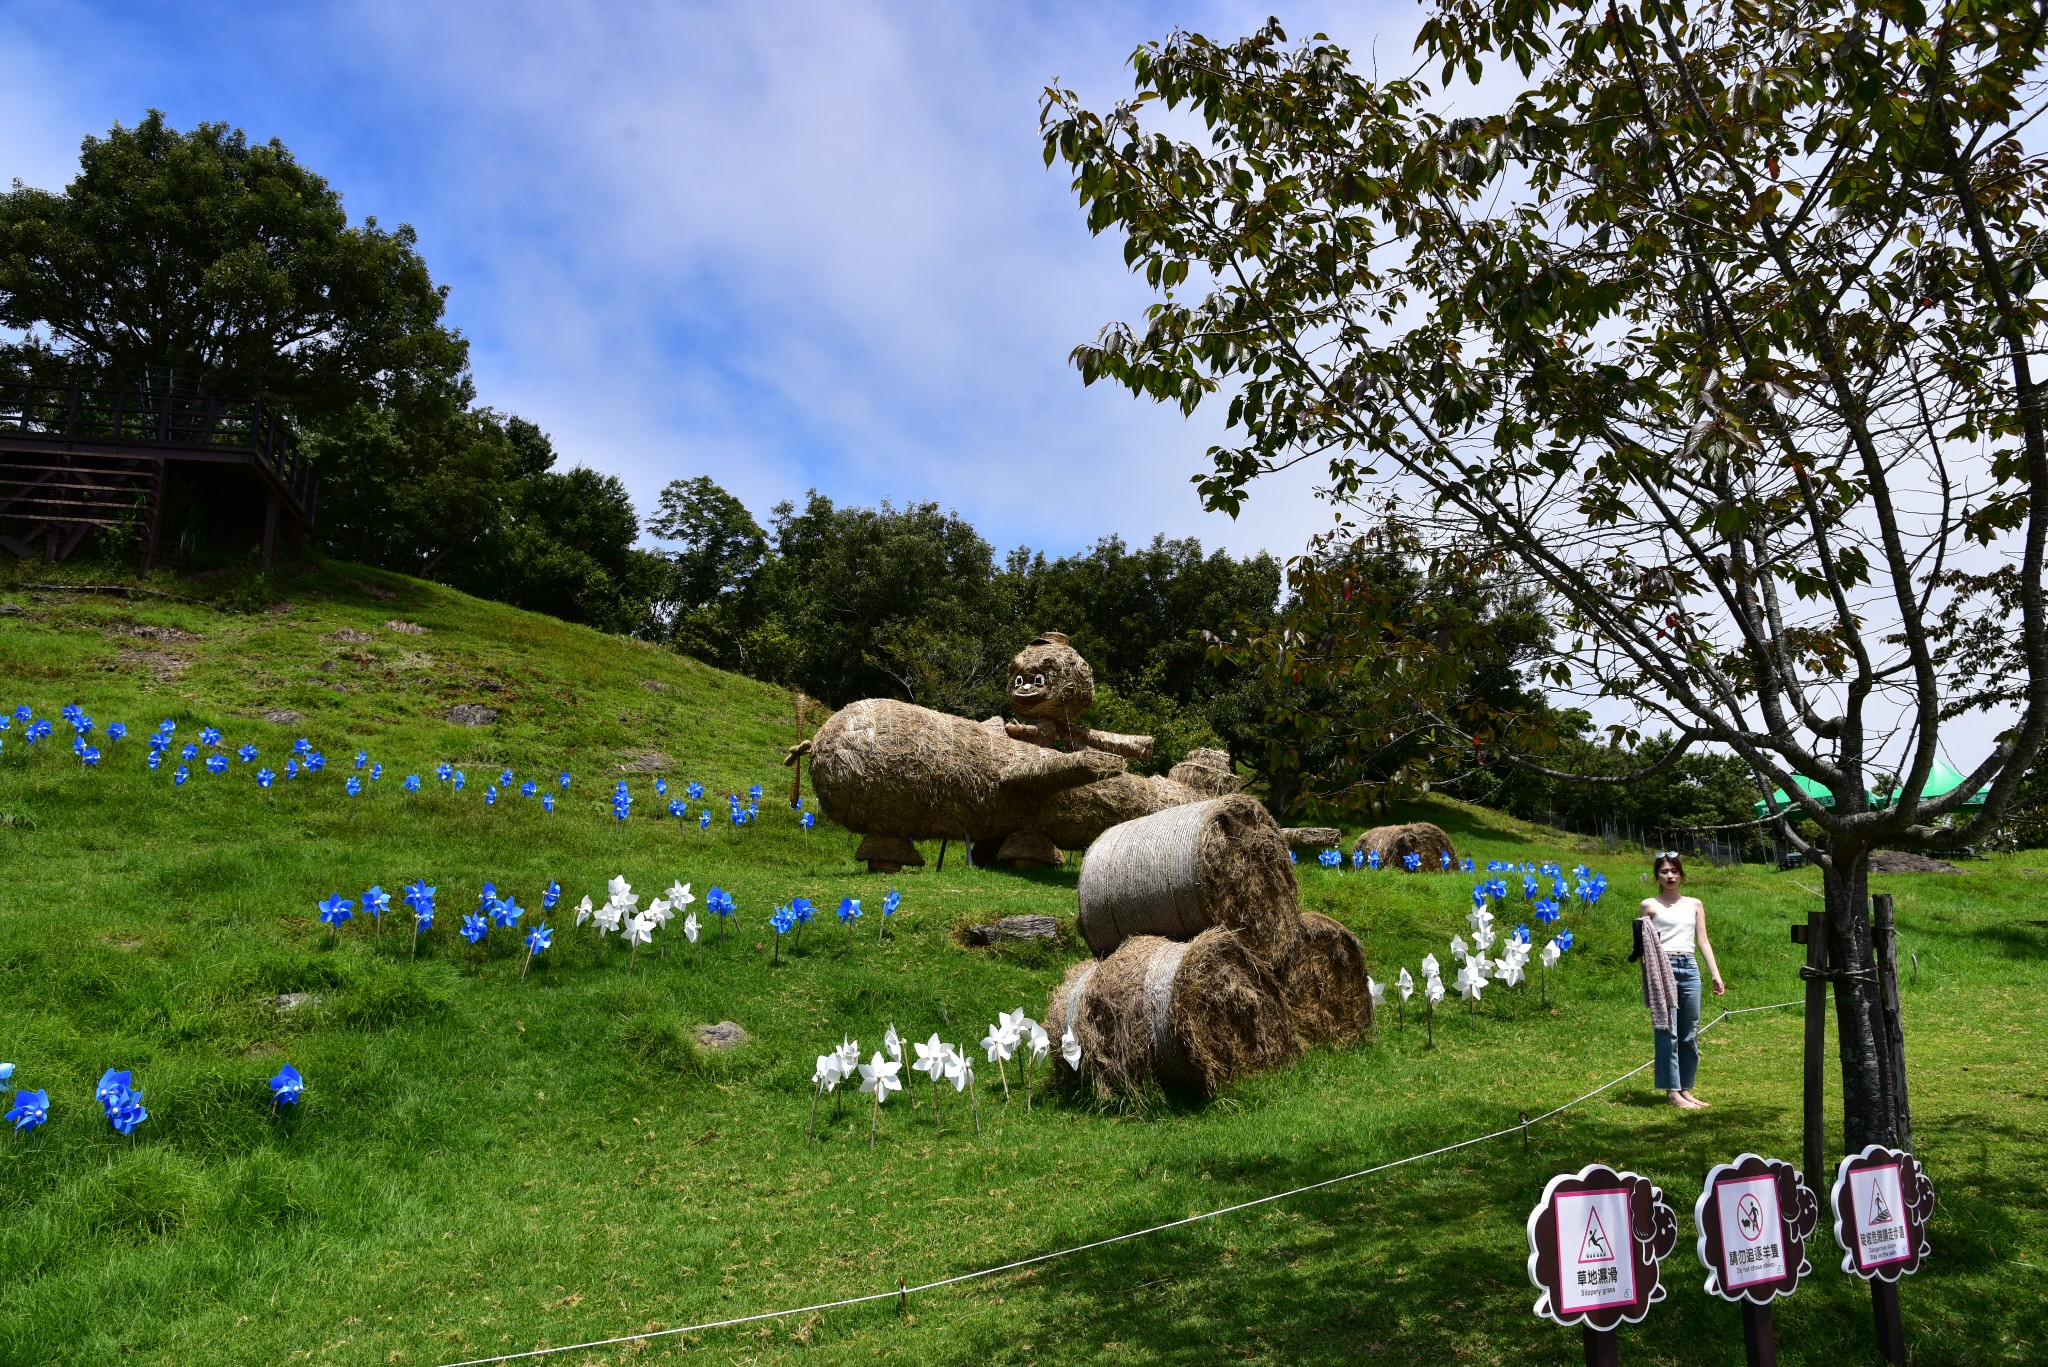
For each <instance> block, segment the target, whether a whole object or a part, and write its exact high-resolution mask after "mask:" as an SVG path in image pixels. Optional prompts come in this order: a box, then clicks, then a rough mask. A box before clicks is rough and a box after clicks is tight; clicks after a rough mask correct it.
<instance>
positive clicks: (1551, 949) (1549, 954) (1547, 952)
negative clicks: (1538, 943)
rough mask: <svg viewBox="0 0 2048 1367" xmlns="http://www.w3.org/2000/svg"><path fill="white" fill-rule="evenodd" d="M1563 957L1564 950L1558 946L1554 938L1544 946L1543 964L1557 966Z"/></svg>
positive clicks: (1547, 966)
mask: <svg viewBox="0 0 2048 1367" xmlns="http://www.w3.org/2000/svg"><path fill="white" fill-rule="evenodd" d="M1563 957H1564V951H1563V950H1561V949H1559V948H1558V947H1557V941H1555V940H1552V941H1551V942H1550V943H1549V944H1547V945H1545V946H1543V966H1544V967H1545V968H1553V967H1555V966H1556V965H1557V961H1558V960H1559V959H1562V958H1563Z"/></svg>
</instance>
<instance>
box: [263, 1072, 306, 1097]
mask: <svg viewBox="0 0 2048 1367" xmlns="http://www.w3.org/2000/svg"><path fill="white" fill-rule="evenodd" d="M305 1094H306V1079H304V1078H302V1077H300V1076H299V1070H298V1069H296V1068H294V1067H292V1066H291V1065H290V1064H289V1063H287V1064H285V1065H284V1066H283V1067H282V1068H279V1069H278V1070H277V1076H276V1077H274V1078H272V1079H270V1104H271V1105H272V1106H273V1107H277V1106H296V1105H298V1103H299V1098H300V1097H302V1096H304V1095H305Z"/></svg>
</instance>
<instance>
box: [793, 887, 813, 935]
mask: <svg viewBox="0 0 2048 1367" xmlns="http://www.w3.org/2000/svg"><path fill="white" fill-rule="evenodd" d="M789 914H790V915H792V916H794V917H795V918H796V926H797V935H796V937H797V940H798V942H799V943H801V942H802V940H803V937H804V935H803V928H804V927H805V926H807V925H809V924H810V923H811V917H812V916H813V915H815V914H816V908H814V907H812V906H811V899H810V898H808V897H792V898H790V899H789Z"/></svg>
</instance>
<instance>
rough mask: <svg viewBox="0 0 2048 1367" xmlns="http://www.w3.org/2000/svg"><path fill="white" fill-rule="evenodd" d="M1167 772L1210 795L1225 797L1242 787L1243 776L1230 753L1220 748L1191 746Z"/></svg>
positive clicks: (1172, 776)
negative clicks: (1235, 766)
mask: <svg viewBox="0 0 2048 1367" xmlns="http://www.w3.org/2000/svg"><path fill="white" fill-rule="evenodd" d="M1166 776H1167V777H1168V778H1170V779H1172V780H1173V781H1174V782H1175V783H1178V784H1181V785H1183V786H1185V787H1189V788H1192V789H1194V790H1195V791H1196V792H1198V793H1204V794H1206V795H1208V796H1209V797H1228V796H1229V795H1230V794H1232V793H1235V792H1238V791H1240V790H1241V789H1243V787H1244V780H1243V779H1241V778H1239V777H1238V776H1237V770H1236V769H1235V768H1234V767H1233V766H1232V765H1231V763H1230V755H1229V753H1228V752H1227V751H1223V750H1208V749H1196V750H1190V751H1188V755H1187V758H1186V759H1184V760H1182V761H1181V762H1180V763H1178V764H1176V765H1174V766H1173V768H1172V769H1171V770H1170V771H1169V772H1168V773H1167V775H1166Z"/></svg>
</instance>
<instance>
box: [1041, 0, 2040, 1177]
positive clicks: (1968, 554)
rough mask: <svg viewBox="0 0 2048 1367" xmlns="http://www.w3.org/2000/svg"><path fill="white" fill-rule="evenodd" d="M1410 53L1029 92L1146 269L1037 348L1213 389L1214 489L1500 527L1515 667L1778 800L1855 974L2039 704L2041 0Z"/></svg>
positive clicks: (1835, 1)
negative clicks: (1454, 90) (1526, 627)
mask: <svg viewBox="0 0 2048 1367" xmlns="http://www.w3.org/2000/svg"><path fill="white" fill-rule="evenodd" d="M1420 41H1421V46H1422V49H1423V51H1424V53H1425V54H1426V55H1425V61H1426V64H1427V67H1428V71H1427V72H1418V73H1416V74H1414V75H1410V76H1397V77H1394V78H1390V79H1384V80H1382V79H1376V78H1373V77H1369V76H1368V75H1367V74H1365V73H1363V72H1361V71H1359V70H1358V69H1357V68H1356V67H1355V66H1354V64H1353V62H1352V60H1351V57H1350V55H1349V54H1348V53H1346V52H1345V51H1343V50H1342V49H1340V48H1338V47H1336V46H1335V45H1333V44H1331V43H1330V42H1328V41H1327V40H1325V39H1322V38H1320V37H1318V38H1316V39H1313V40H1311V41H1308V42H1306V43H1301V44H1290V43H1289V42H1288V40H1287V38H1286V36H1285V34H1284V33H1282V32H1281V31H1280V29H1279V27H1278V25H1277V24H1270V25H1268V26H1267V27H1266V28H1264V29H1262V30H1261V31H1259V32H1258V33H1256V34H1253V35H1252V36H1250V37H1247V38H1245V39H1242V40H1240V41H1236V42H1232V43H1227V44H1219V43H1213V42H1210V41H1208V40H1206V39H1204V38H1201V37H1199V36H1197V35H1191V34H1175V35H1174V36H1172V37H1171V38H1169V39H1168V40H1166V41H1164V42H1162V43H1158V44H1154V45H1149V46H1146V47H1144V48H1141V49H1140V50H1139V51H1138V52H1137V54H1136V55H1135V57H1134V59H1133V64H1134V68H1135V72H1136V84H1137V95H1136V98H1135V99H1132V100H1127V101H1125V102H1122V103H1120V104H1118V105H1116V106H1115V107H1114V108H1113V109H1111V110H1110V111H1108V112H1107V113H1101V114H1098V113H1094V112H1091V111H1090V110H1088V109H1087V108H1085V107H1084V106H1083V105H1082V103H1081V102H1080V100H1079V99H1078V98H1077V97H1076V96H1074V95H1073V94H1072V93H1070V92H1068V91H1065V90H1059V89H1054V90H1051V91H1048V92H1047V96H1046V101H1045V106H1044V114H1043V128H1044V134H1045V152H1046V157H1047V160H1048V162H1051V161H1054V160H1059V159H1064V160H1065V161H1066V162H1067V163H1068V164H1069V165H1070V166H1071V167H1072V168H1073V172H1074V181H1073V184H1074V188H1075V190H1076V192H1077V194H1078V196H1079V198H1080V200H1081V203H1082V204H1083V206H1084V208H1085V210H1086V213H1087V216H1088V222H1089V224H1090V225H1091V227H1093V228H1094V229H1096V230H1098V231H1104V230H1114V231H1116V232H1118V233H1120V234H1121V235H1122V236H1123V238H1124V244H1125V246H1124V250H1125V256H1126V259H1127V260H1128V261H1129V262H1130V264H1131V265H1132V267H1133V268H1134V269H1136V270H1138V271H1141V272H1142V273H1144V275H1145V276H1146V278H1147V279H1148V280H1150V281H1151V282H1152V283H1153V284H1154V285H1155V286H1156V287H1157V288H1158V289H1159V291H1160V293H1161V297H1160V299H1159V300H1158V302H1156V303H1155V304H1154V305H1153V306H1152V307H1151V309H1150V310H1149V313H1148V316H1147V318H1146V320H1145V322H1144V323H1143V324H1142V325H1141V326H1138V327H1129V326H1122V325H1117V326H1112V327H1110V328H1108V329H1106V330H1105V331H1104V333H1103V334H1102V335H1101V337H1100V338H1099V339H1098V340H1097V342H1096V343H1094V344H1093V345H1088V346H1083V347H1081V348H1079V349H1078V350H1077V352H1076V360H1077V363H1078V365H1079V367H1080V369H1081V371H1082V373H1083V375H1084V376H1085V377H1086V378H1087V379H1088V380H1091V381H1093V380H1097V379H1110V380H1114V381H1118V382H1121V383H1123V384H1125V385H1128V386H1129V387H1130V388H1132V389H1133V390H1134V391H1136V392H1138V393H1140V394H1144V395H1149V396H1152V397H1154V398H1157V399H1161V400H1165V401H1170V402H1174V403H1177V404H1179V405H1181V406H1182V407H1183V408H1185V409H1189V410H1192V409H1194V408H1195V407H1197V406H1198V405H1200V404H1202V403H1204V402H1205V401H1207V400H1208V399H1209V398H1210V397H1211V396H1217V397H1218V398H1219V399H1220V400H1222V401H1224V402H1226V403H1227V405H1228V415H1229V419H1230V423H1231V426H1232V428H1233V430H1234V433H1235V435H1234V436H1233V438H1232V440H1231V441H1230V442H1229V444H1226V445H1220V446H1218V447H1216V448H1214V449H1213V450H1212V451H1211V453H1210V455H1211V468H1210V469H1209V471H1208V472H1207V473H1206V474H1205V475H1203V476H1202V477H1201V479H1200V487H1201V489H1202V491H1203V493H1204V495H1205V496H1206V498H1207V500H1208V502H1209V504H1210V506H1212V507H1216V508H1222V509H1227V510H1233V511H1234V510H1235V509H1236V508H1237V507H1238V506H1239V504H1240V503H1241V501H1242V500H1243V499H1244V498H1245V496H1246V493H1247V489H1248V486H1249V485H1250V484H1251V482H1252V481H1254V480H1255V479H1256V478H1257V477H1258V476H1260V475H1262V474H1264V473H1265V472H1267V471H1270V470H1273V469H1275V468H1278V467H1280V466H1284V465H1288V464H1292V463H1295V462H1298V461H1302V460H1322V461H1325V462H1326V463H1327V470H1328V476H1329V482H1328V486H1327V492H1328V494H1329V496H1330V497H1332V498H1334V499H1336V500H1338V501H1339V502H1351V501H1354V500H1358V499H1361V498H1366V497H1369V496H1371V495H1373V494H1375V493H1379V494H1383V495H1389V496H1392V497H1396V498H1398V499H1400V500H1402V501H1403V506H1404V507H1405V509H1406V511H1407V515H1408V518H1409V521H1410V524H1411V525H1412V526H1413V527H1415V528H1417V529H1419V530H1420V531H1422V532H1423V533H1425V534H1427V535H1429V536H1431V537H1434V538H1436V539H1437V541H1438V542H1439V543H1440V544H1444V545H1452V544H1455V545H1458V546H1461V547H1463V548H1466V549H1467V550H1468V551H1470V552H1472V553H1483V552H1487V551H1498V552H1499V553H1500V554H1501V555H1502V556H1504V557H1509V558H1511V559H1512V560H1513V561H1514V562H1515V563H1516V564H1518V565H1519V566H1521V567H1522V568H1523V569H1524V570H1525V571H1526V573H1527V574H1529V575H1530V576H1531V577H1532V579H1533V580H1534V581H1535V582H1536V583H1537V584H1538V585H1539V586H1540V587H1541V588H1542V589H1543V590H1545V591H1546V592H1547V594H1548V595H1549V596H1550V597H1551V599H1552V600H1553V601H1554V602H1555V603H1556V604H1557V605H1558V610H1559V614H1560V615H1559V621H1558V626H1559V628H1560V630H1559V631H1558V633H1557V635H1556V638H1555V651H1554V653H1553V655H1552V656H1551V657H1550V658H1548V659H1547V660H1545V661H1544V662H1543V674H1544V679H1545V682H1546V683H1547V684H1549V685H1551V686H1552V687H1554V688H1559V689H1568V688H1573V687H1577V688H1582V689H1585V690H1588V691H1590V692H1592V693H1594V694H1597V695H1600V696H1602V697H1604V698H1605V699H1607V700H1610V702H1618V703H1620V704H1624V705H1626V706H1628V707H1631V708H1633V709H1634V711H1635V714H1636V716H1637V717H1638V718H1640V720H1641V722H1642V724H1643V725H1644V726H1645V727H1649V726H1666V727H1668V728H1669V729H1670V730H1672V731H1673V732H1674V733H1675V735H1676V736H1677V738H1678V741H1679V743H1678V744H1675V745H1672V746H1671V747H1670V749H1669V751H1668V752H1667V755H1666V762H1670V761H1671V760H1672V759H1673V758H1674V757H1676V756H1679V755H1682V754H1684V753H1686V751H1687V749H1688V747H1690V746H1692V745H1695V744H1698V743H1701V742H1707V743H1711V744H1713V745H1716V746H1718V747H1723V748H1725V749H1726V750H1727V751H1729V752H1732V753H1734V754H1735V755H1738V756H1739V757H1740V758H1741V759H1742V760H1743V761H1744V762H1745V763H1746V764H1747V765H1749V766H1750V768H1751V770H1752V771H1753V772H1754V774H1755V775H1756V776H1757V778H1758V780H1759V782H1760V783H1761V785H1762V787H1763V790H1764V791H1765V792H1767V793H1768V792H1783V793H1786V794H1789V795H1790V798H1789V801H1790V802H1791V803H1792V804H1793V807H1794V809H1795V810H1796V811H1797V812H1798V814H1799V815H1801V816H1803V817H1805V818H1807V819H1808V820H1809V821H1810V822H1811V823H1812V828H1813V829H1815V830H1817V831H1818V832H1819V833H1820V836H1821V839H1820V841H1819V842H1818V844H1817V847H1816V848H1814V850H1813V854H1814V856H1815V857H1816V858H1817V859H1818V861H1819V863H1820V864H1821V866H1822V869H1823V870H1824V882H1825V894H1826V905H1827V909H1828V914H1829V918H1830V925H1831V931H1832V935H1833V937H1834V942H1835V944H1836V945H1837V946H1838V947H1840V949H1841V950H1842V952H1843V953H1844V954H1845V955H1846V956H1847V957H1848V960H1849V962H1850V963H1851V964H1852V966H1853V965H1868V964H1869V963H1870V953H1871V946H1870V927H1869V921H1868V920H1867V907H1868V899H1867V881H1866V872H1867V869H1868V856H1869V854H1870V852H1871V851H1872V850H1873V849H1874V848H1877V847H1879V846H1881V845H1888V844H1905V845H1917V846H1922V847H1931V848H1937V849H1940V848H1952V847H1954V846H1957V845H1960V844H1965V843H1968V842H1971V841H1973V840H1975V839H1977V838H1978V837H1979V836H1980V835H1981V834H1983V833H1985V832H1988V831H1989V830H1990V829H1991V828H1992V825H1993V823H1994V822H1995V821H1996V820H1997V819H1998V815H1999V813H2000V811H2001V809H2002V808H2004V807H2005V805H2006V804H2007V802H2008V800H2009V799H2010V798H2011V796H2012V794H2013V792H2014V790H2015V789H2016V787H2017V786H2018V785H2019V784H2020V782H2021V780H2022V778H2023V777H2024V775H2025V774H2026V773H2027V771H2028V768H2029V765H2030V763H2031V761H2032V760H2033V758H2034V757H2035V755H2036V754H2037V753H2038V752H2039V751H2040V749H2041V747H2042V740H2043V734H2044V731H2048V618H2044V604H2043V600H2042V556H2043V552H2044V548H2048V423H2044V414H2043V410H2042V394H2041V389H2040V381H2039V380H2038V378H2037V377H2036V376H2035V375H2034V373H2033V372H2034V369H2035V368H2036V364H2037V356H2038V352H2039V345H2040V340H2041V329H2042V323H2043V290H2042V284H2041V280H2040V272H2039V259H2040V254H2041V250H2042V247H2043V240H2042V238H2041V237H2040V236H2039V235H2038V227H2039V225H2040V224H2041V222H2042V214H2043V209H2044V206H2048V170H2044V167H2043V165H2042V162H2041V160H2040V158H2039V157H2038V156H2037V155H2036V154H2035V152H2034V149H2033V147H2032V146H2031V145H2030V143H2029V141H2028V138H2029V136H2030V132H2029V129H2030V125H2031V123H2032V120H2033V119H2034V117H2035V116H2036V115H2037V114H2038V113H2039V112H2040V110H2041V108H2042V101H2041V85H2040V77H2041V65H2042V59H2043V50H2044V42H2048V25H2044V22H2043V14H2042V11H2041V9H2040V7H2039V6H2038V4H2031V3H2030V4H2015V3H2001V0H1989V2H1988V3H1970V4H1955V5H1952V6H1948V7H1945V8H1930V7H1927V6H1925V5H1923V4H1922V3H1921V0H1875V2H1863V0H1832V2H1831V0H1815V2H1812V3H1799V2H1795V3H1774V2H1773V0H1763V2H1762V3H1756V2H1755V0H1713V2H1710V3H1704V4H1695V5H1687V4H1669V3H1642V4H1635V5H1621V4H1610V3H1608V2H1607V0H1554V2H1553V0H1508V3H1496V0H1437V3H1435V4H1434V5H1432V6H1431V7H1430V8H1429V10H1428V13H1427V16H1426V22H1425V23H1424V25H1423V28H1422V32H1421V39H1420ZM1488 66H1493V67H1496V68H1506V69H1505V70H1500V71H1498V72H1497V76H1498V79H1499V81H1500V83H1501V84H1500V85H1499V86H1488V87H1484V88H1481V87H1479V84H1478V83H1479V81H1480V80H1481V78H1482V76H1483V75H1485V73H1486V68H1487V67H1488ZM1518 75H1519V77H1520V79H1519V80H1517V79H1516V77H1517V76H1518ZM1437 76H1440V79H1441V84H1442V85H1443V86H1444V87H1445V88H1447V89H1448V88H1449V87H1451V86H1452V85H1453V84H1454V83H1455V82H1456V81H1457V80H1458V79H1459V78H1461V77H1462V78H1463V79H1465V80H1467V81H1469V82H1471V83H1472V85H1473V87H1474V89H1472V90H1471V91H1470V92H1467V93H1462V94H1460V95H1459V96H1458V102H1459V103H1462V104H1464V105H1466V106H1468V107H1470V108H1471V109H1472V110H1473V112H1471V113H1469V114H1460V115H1457V116H1452V115H1447V114H1443V113H1440V112H1438V110H1439V109H1440V108H1441V107H1442V105H1443V103H1444V95H1442V94H1440V93H1439V92H1438V91H1437V90H1436V89H1434V88H1433V87H1432V84H1431V83H1430V79H1429V78H1430V77H1437ZM1154 101H1157V102H1159V103H1161V104H1163V105H1164V106H1166V107H1168V108H1173V107H1176V106H1186V107H1187V108H1188V109H1189V110H1190V111H1191V112H1192V115H1193V117H1194V120H1195V121H1196V123H1197V124H1198V125H1199V126H1200V127H1202V128H1204V129H1205V130H1206V136H1202V137H1199V138H1197V139H1193V140H1187V139H1176V138H1174V137H1170V136H1166V135H1164V134H1161V133H1158V132H1154V131H1151V130H1149V129H1148V128H1147V127H1146V126H1145V117H1144V116H1145V115H1146V114H1147V113H1148V107H1149V106H1150V105H1151V104H1152V102H1154ZM1184 126H1185V125H1184ZM1998 605H2003V609H2004V611H2005V612H2006V613H2007V616H2006V617H2005V619H2004V630H2003V633H2002V634H2000V635H1998V636H1996V637H1995V638H1994V639H1993V640H1992V641H1990V642H1988V643H1986V642H1983V641H1981V640H1979V641H1975V642H1974V643H1973V642H1972V641H1971V640H1970V639H1968V633H1967V630H1966V627H1967V624H1968V623H1969V622H1970V621H1971V620H1972V619H1973V618H1981V616H1982V614H1983V613H1984V612H1985V611H1987V610H1996V609H1997V606H1998ZM1984 706H1990V707H2000V708H2003V709H2005V710H2004V711H2003V712H2002V714H2001V722H2002V726H2001V727H2000V728H1999V733H1998V736H1997V738H1996V740H1995V741H1994V742H1992V743H1991V744H1989V745H1988V747H1986V748H1985V749H1984V750H1983V751H1981V752H1980V753H1978V754H1976V755H1973V756H1970V757H1968V760H1967V764H1968V769H1967V774H1966V778H1965V781H1964V782H1963V783H1962V784H1961V785H1959V786H1958V787H1956V788H1955V789H1953V790H1952V791H1950V792H1948V793H1946V794H1945V795H1930V792H1929V780H1930V777H1931V776H1932V775H1933V774H1934V773H1935V772H1936V769H1935V765H1936V762H1937V759H1938V757H1939V756H1940V754H1941V747H1942V743H1943V740H1944V722H1945V721H1947V720H1949V719H1951V718H1952V717H1953V716H1954V715H1956V714H1957V713H1958V711H1959V710H1967V709H1969V708H1973V707H1984ZM1950 739H1951V742H1952V743H1953V736H1952V734H1951V736H1950ZM1887 775H1891V776H1895V777H1896V780H1897V781H1896V783H1895V784H1891V783H1886V781H1885V776H1887ZM1607 777H1610V778H1614V777H1619V776H1613V775H1610V776H1607ZM1796 780H1804V781H1805V782H1806V783H1808V784H1810V785H1811V789H1810V790H1809V789H1808V788H1804V787H1802V786H1801V785H1800V783H1799V782H1797V781H1796ZM1881 786H1882V787H1883V788H1884V789H1885V797H1884V799H1879V798H1878V797H1876V796H1874V794H1873V790H1874V789H1877V788H1879V787H1881ZM1980 790H1982V791H1983V792H1984V797H1985V801H1984V803H1983V806H1982V808H1981V809H1980V810H1979V811H1978V812H1977V814H1975V815H1968V814H1966V813H1964V812H1963V810H1962V803H1963V802H1964V800H1965V799H1966V798H1967V797H1969V796H1970V795H1972V794H1974V793H1977V792H1978V791H1980ZM1784 834H1785V835H1787V836H1788V837H1795V838H1796V832H1794V831H1792V830H1790V829H1789V827H1788V829H1786V830H1785V832H1784ZM1836 1003H1837V1007H1838V1013H1837V1014H1838V1022H1839V1038H1840V1046H1841V1049H1840V1052H1841V1059H1842V1071H1843V1080H1844V1092H1845V1106H1844V1112H1845V1130H1846V1139H1847V1141H1848V1143H1849V1145H1850V1147H1852V1148H1854V1147H1859V1146H1861V1145H1863V1144H1865V1143H1869V1142H1872V1141H1892V1140H1895V1139H1896V1138H1897V1137H1898V1135H1899V1133H1900V1130H1901V1124H1900V1120H1901V1110H1900V1108H1901V1105H1902V1101H1901V1098H1899V1097H1897V1096H1895V1095H1893V1093H1892V1088H1891V1086H1890V1081H1889V1078H1888V1076H1887V1074H1886V1072H1885V1070H1884V1069H1883V1067H1882V1065H1881V1058H1882V1053H1881V1046H1880V1043H1879V1038H1878V1031H1877V1028H1876V1027H1877V1012H1878V1005H1877V1001H1876V992H1875V991H1874V989H1873V988H1872V987H1871V986H1870V985H1869V983H1868V981H1867V980H1866V979H1864V978H1861V977H1845V978H1840V979H1838V980H1837V981H1836Z"/></svg>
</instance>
